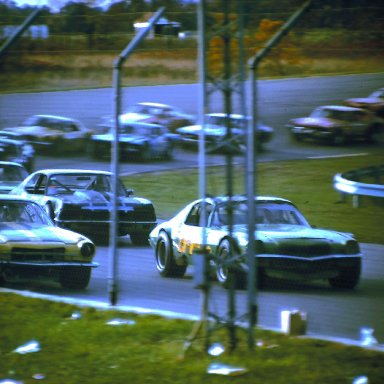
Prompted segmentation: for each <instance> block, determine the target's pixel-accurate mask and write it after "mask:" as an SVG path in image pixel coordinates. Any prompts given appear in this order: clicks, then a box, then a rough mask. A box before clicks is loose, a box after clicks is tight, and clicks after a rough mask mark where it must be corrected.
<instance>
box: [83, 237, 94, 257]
mask: <svg viewBox="0 0 384 384" xmlns="http://www.w3.org/2000/svg"><path fill="white" fill-rule="evenodd" d="M79 248H80V253H81V256H84V257H89V258H90V257H92V256H93V255H94V254H95V251H96V247H95V245H94V244H93V243H90V242H89V241H84V242H82V243H79Z"/></svg>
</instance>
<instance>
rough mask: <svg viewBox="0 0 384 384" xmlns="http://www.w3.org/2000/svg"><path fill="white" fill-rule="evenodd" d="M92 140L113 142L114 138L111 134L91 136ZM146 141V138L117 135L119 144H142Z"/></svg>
mask: <svg viewBox="0 0 384 384" xmlns="http://www.w3.org/2000/svg"><path fill="white" fill-rule="evenodd" d="M92 140H94V141H105V142H112V141H113V140H114V137H113V135H112V134H111V133H108V134H104V135H93V136H92ZM147 141H148V137H146V136H139V135H137V136H136V135H125V134H120V135H119V142H120V143H129V144H143V143H145V142H147Z"/></svg>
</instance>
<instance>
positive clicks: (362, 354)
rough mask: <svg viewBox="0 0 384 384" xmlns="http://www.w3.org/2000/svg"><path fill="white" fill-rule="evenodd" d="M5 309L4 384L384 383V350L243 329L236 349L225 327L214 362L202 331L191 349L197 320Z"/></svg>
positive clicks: (0, 319)
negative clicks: (219, 369) (224, 370)
mask: <svg viewBox="0 0 384 384" xmlns="http://www.w3.org/2000/svg"><path fill="white" fill-rule="evenodd" d="M0 307H1V316H0V327H1V344H0V357H1V359H0V380H5V379H8V380H9V381H1V382H3V383H7V384H8V383H15V382H16V383H25V384H31V383H35V382H37V381H39V380H41V382H43V383H54V384H78V383H82V384H88V383H89V384H91V383H92V384H111V383H113V384H127V383H134V384H151V383H157V384H166V383H172V384H185V383H190V384H201V383H205V384H216V383H226V382H230V383H236V384H241V383H244V384H245V383H246V384H253V383H254V384H260V383H263V384H287V383H290V384H303V383H311V384H324V383H332V384H333V383H335V384H336V383H346V384H348V383H353V380H354V379H356V378H358V377H361V376H365V377H367V378H368V379H369V383H370V384H381V383H383V382H384V370H383V362H384V350H371V349H367V348H363V347H360V346H352V345H345V344H340V343H333V342H329V341H324V340H318V339H310V338H306V337H292V336H288V335H285V334H283V333H278V332H271V331H266V330H261V329H256V331H255V346H254V348H253V349H251V348H249V347H248V344H247V337H246V332H245V330H243V329H237V331H236V338H237V346H236V348H235V349H234V350H233V351H231V350H230V349H229V345H228V344H229V343H228V340H229V337H228V330H227V329H224V328H222V329H217V330H215V331H214V332H212V333H211V335H210V339H209V342H210V344H209V345H211V344H212V343H221V344H222V346H223V347H224V348H225V352H224V353H223V354H222V355H220V356H216V357H215V356H211V355H209V354H208V353H207V351H206V348H205V344H206V343H207V339H206V338H204V337H203V336H204V335H203V334H198V335H197V336H198V337H197V338H196V339H195V340H194V341H193V342H192V344H191V346H190V347H189V348H188V349H186V348H185V345H186V342H187V341H188V339H189V337H190V336H191V334H192V330H193V327H194V325H196V324H194V323H193V322H191V321H185V320H180V319H166V318H162V317H159V316H155V315H137V314H132V313H123V312H120V311H116V310H102V309H99V310H98V309H94V308H90V307H77V306H75V305H71V304H65V303H60V302H54V301H48V300H42V299H38V298H26V297H22V296H19V295H15V294H13V293H5V292H0ZM111 321H115V323H116V322H117V323H118V324H119V323H120V325H110V324H108V323H109V322H111ZM124 322H126V324H124ZM122 323H123V324H122ZM31 341H35V342H37V343H38V344H37V346H38V348H37V350H36V351H35V352H30V353H25V354H21V353H18V352H17V351H16V350H17V349H18V348H20V347H22V346H24V345H25V344H28V343H29V342H31ZM213 363H219V364H221V365H224V366H227V367H228V366H229V367H236V368H240V375H239V376H236V377H229V376H226V375H224V376H223V375H219V374H213V373H208V368H209V367H210V365H211V364H213ZM10 380H14V381H10Z"/></svg>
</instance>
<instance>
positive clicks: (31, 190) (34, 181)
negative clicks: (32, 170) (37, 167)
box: [24, 173, 41, 193]
mask: <svg viewBox="0 0 384 384" xmlns="http://www.w3.org/2000/svg"><path fill="white" fill-rule="evenodd" d="M40 176H41V175H40V174H39V173H38V174H36V175H35V176H33V177H32V178H31V179H30V180H29V181H28V182H27V183H26V184H25V187H24V188H25V190H26V191H27V192H28V193H36V192H35V187H36V186H37V182H38V180H39V178H40Z"/></svg>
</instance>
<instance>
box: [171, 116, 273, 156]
mask: <svg viewBox="0 0 384 384" xmlns="http://www.w3.org/2000/svg"><path fill="white" fill-rule="evenodd" d="M228 120H229V124H230V128H231V140H228V139H227V115H226V114H225V113H209V114H207V115H206V118H205V129H204V136H205V147H206V151H207V153H210V152H234V153H241V152H244V150H245V148H246V140H247V136H246V129H247V126H248V124H250V121H251V118H250V117H249V116H243V115H240V114H231V115H230V116H229V118H228ZM176 132H177V133H178V134H179V136H180V143H181V145H182V146H183V147H184V148H195V149H196V148H197V147H198V143H199V139H200V135H201V125H190V126H186V127H182V128H178V129H177V130H176ZM273 135H274V129H273V128H272V127H269V126H267V125H265V124H264V123H262V122H259V123H258V125H257V127H256V132H255V148H256V149H257V150H259V151H260V150H262V149H263V148H264V146H265V144H266V143H268V142H270V141H271V140H272V138H273Z"/></svg>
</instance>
